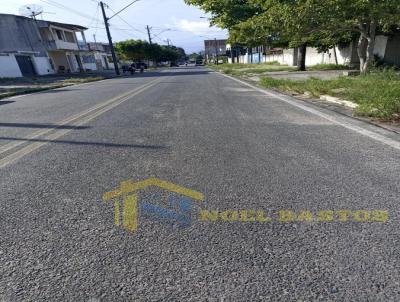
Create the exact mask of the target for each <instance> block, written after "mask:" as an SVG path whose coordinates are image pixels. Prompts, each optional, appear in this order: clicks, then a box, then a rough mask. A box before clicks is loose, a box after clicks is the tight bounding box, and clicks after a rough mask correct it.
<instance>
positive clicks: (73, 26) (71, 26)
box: [0, 13, 88, 30]
mask: <svg viewBox="0 0 400 302" xmlns="http://www.w3.org/2000/svg"><path fill="white" fill-rule="evenodd" d="M1 15H3V16H13V17H15V18H21V19H29V20H32V18H29V17H25V16H19V15H13V14H3V13H0V16H1ZM37 23H38V25H39V26H40V27H47V26H49V24H51V25H54V26H59V27H63V28H67V29H70V30H87V29H88V28H87V27H84V26H81V25H76V24H69V23H61V22H55V21H47V20H37Z"/></svg>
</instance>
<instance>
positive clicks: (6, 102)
mask: <svg viewBox="0 0 400 302" xmlns="http://www.w3.org/2000/svg"><path fill="white" fill-rule="evenodd" d="M14 102H15V101H2V100H0V106H1V105H7V104H11V103H14Z"/></svg>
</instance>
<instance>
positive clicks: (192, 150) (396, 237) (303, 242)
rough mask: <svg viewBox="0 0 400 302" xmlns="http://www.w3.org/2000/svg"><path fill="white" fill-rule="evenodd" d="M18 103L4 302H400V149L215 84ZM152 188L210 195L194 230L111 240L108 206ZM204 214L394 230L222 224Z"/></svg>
mask: <svg viewBox="0 0 400 302" xmlns="http://www.w3.org/2000/svg"><path fill="white" fill-rule="evenodd" d="M8 101H9V102H3V103H2V102H0V104H3V105H0V177H1V179H0V192H1V209H0V230H1V236H0V301H92V302H93V301H399V300H400V261H399V260H400V230H399V226H400V215H399V201H400V200H399V196H400V181H399V179H400V147H399V146H400V144H399V139H398V137H396V135H394V134H393V133H390V132H387V131H385V130H383V129H379V128H377V127H375V126H372V125H368V124H366V123H363V122H359V121H355V120H352V119H350V118H347V117H344V116H340V115H338V114H334V113H331V112H328V111H324V109H319V108H316V107H313V105H308V104H305V103H303V102H302V101H297V100H294V99H292V98H289V97H282V96H279V95H276V94H273V93H272V94H271V93H269V92H267V94H265V93H264V92H263V91H260V90H256V89H253V88H251V87H249V86H246V85H245V84H242V83H238V82H237V81H234V80H232V79H229V78H227V77H224V76H222V75H220V74H217V73H213V72H209V71H208V70H207V69H205V68H177V69H174V70H170V71H165V72H160V73H148V74H145V75H144V76H140V75H135V77H133V78H119V79H111V80H106V81H102V82H97V83H91V84H88V85H81V86H74V87H69V88H65V89H58V90H54V91H51V92H45V93H38V94H34V95H28V96H23V97H18V98H14V99H9V100H8ZM149 177H157V178H160V179H162V180H165V181H169V182H172V183H175V184H178V185H180V186H183V187H186V188H189V189H192V190H195V191H198V192H201V193H203V194H204V196H205V201H204V202H202V203H197V202H196V204H195V205H194V208H193V209H192V212H191V213H192V214H191V215H192V216H191V217H192V223H191V225H190V226H187V227H182V226H179V225H177V223H170V222H169V221H165V220H163V219H157V215H153V216H151V215H150V216H145V215H143V214H145V213H143V212H144V211H145V210H144V209H143V208H140V211H139V212H140V213H139V225H138V229H137V231H136V232H131V231H129V230H126V229H124V228H123V227H121V226H120V227H118V226H116V225H114V208H113V203H112V202H105V201H103V200H102V197H103V194H104V193H106V192H108V191H112V190H114V189H116V188H118V187H119V185H120V183H121V182H122V181H125V180H132V181H141V180H145V179H147V178H149ZM153 189H154V188H153ZM146 192H147V191H146ZM146 192H145V193H146ZM146 194H147V193H146ZM141 196H142V195H141ZM154 202H156V203H157V202H160V200H155V201H154ZM161 202H162V201H161ZM161 204H162V203H161ZM201 209H203V210H204V209H208V210H220V211H224V210H249V211H250V210H263V211H265V215H267V214H268V215H269V216H271V217H273V218H274V217H275V216H274V215H275V214H276V213H278V211H280V210H293V211H295V212H296V217H297V213H300V211H302V210H308V211H310V212H312V213H317V212H318V211H321V210H335V211H337V210H349V211H356V210H366V211H373V210H381V211H388V214H389V218H388V221H387V222H360V221H356V220H355V219H353V218H352V217H353V216H351V217H350V218H349V219H348V221H342V222H340V221H336V220H335V221H333V222H318V221H313V222H310V221H298V220H307V219H304V217H303V219H299V218H298V217H297V218H296V220H297V221H290V222H286V223H285V222H283V221H279V219H273V221H271V222H264V223H262V222H257V221H254V222H252V221H249V222H240V221H233V222H232V221H218V222H210V221H200V220H199V219H198V218H199V217H198V213H199V211H200V210H201ZM231 213H234V212H231ZM335 213H336V212H335ZM363 213H364V212H363ZM368 213H372V212H368ZM232 215H234V214H232ZM335 215H336V214H335ZM232 217H234V216H231V217H230V218H232ZM277 217H278V216H277ZM307 217H308V216H307ZM335 217H336V216H335ZM363 217H364V218H365V216H363ZM228 218H229V217H228ZM313 219H314V216H313ZM228 220H229V219H228Z"/></svg>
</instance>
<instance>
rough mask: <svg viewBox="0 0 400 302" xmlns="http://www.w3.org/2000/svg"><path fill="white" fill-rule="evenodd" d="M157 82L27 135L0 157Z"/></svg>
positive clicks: (6, 147)
mask: <svg viewBox="0 0 400 302" xmlns="http://www.w3.org/2000/svg"><path fill="white" fill-rule="evenodd" d="M157 81H160V79H155V80H153V81H151V82H149V83H146V84H144V85H142V86H139V87H137V88H135V89H132V90H130V91H128V92H126V93H123V94H121V95H119V96H116V97H114V98H112V99H110V100H107V101H105V102H103V103H101V104H98V105H96V106H93V107H91V108H89V109H86V110H85V111H82V112H79V113H77V114H75V115H73V116H70V117H68V118H66V119H64V120H62V121H60V122H58V123H56V124H55V125H54V128H51V129H46V130H39V131H36V132H34V133H32V134H29V135H27V136H25V137H23V138H22V139H21V141H18V142H12V143H9V144H6V145H4V146H2V147H0V155H1V154H3V153H5V152H7V151H10V150H12V149H14V148H16V147H18V146H20V145H22V144H24V143H25V141H24V140H30V139H35V138H38V137H40V136H42V135H45V134H47V133H50V132H52V131H54V130H56V129H57V128H59V127H61V126H64V125H67V124H69V123H71V122H73V121H75V120H77V119H79V118H82V117H83V116H85V115H87V114H89V113H91V112H93V111H95V110H98V109H100V108H102V107H105V106H107V105H109V104H110V103H113V102H116V101H118V100H120V99H122V98H124V97H127V96H129V95H130V94H131V93H135V92H136V91H138V90H140V89H142V88H144V87H146V86H148V85H151V84H152V83H155V82H157Z"/></svg>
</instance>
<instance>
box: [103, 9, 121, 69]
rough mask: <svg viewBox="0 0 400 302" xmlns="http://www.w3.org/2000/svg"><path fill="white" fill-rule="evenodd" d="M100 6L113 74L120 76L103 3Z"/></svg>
mask: <svg viewBox="0 0 400 302" xmlns="http://www.w3.org/2000/svg"><path fill="white" fill-rule="evenodd" d="M100 6H101V11H102V12H103V19H104V25H105V27H106V31H107V37H108V44H109V45H110V48H111V55H112V58H113V62H114V68H115V73H116V74H117V75H120V73H119V68H118V62H117V56H116V55H115V50H114V44H113V42H112V38H111V34H110V28H109V27H108V26H109V24H108V20H109V19H108V18H107V16H106V12H105V10H104V3H103V1H100Z"/></svg>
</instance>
